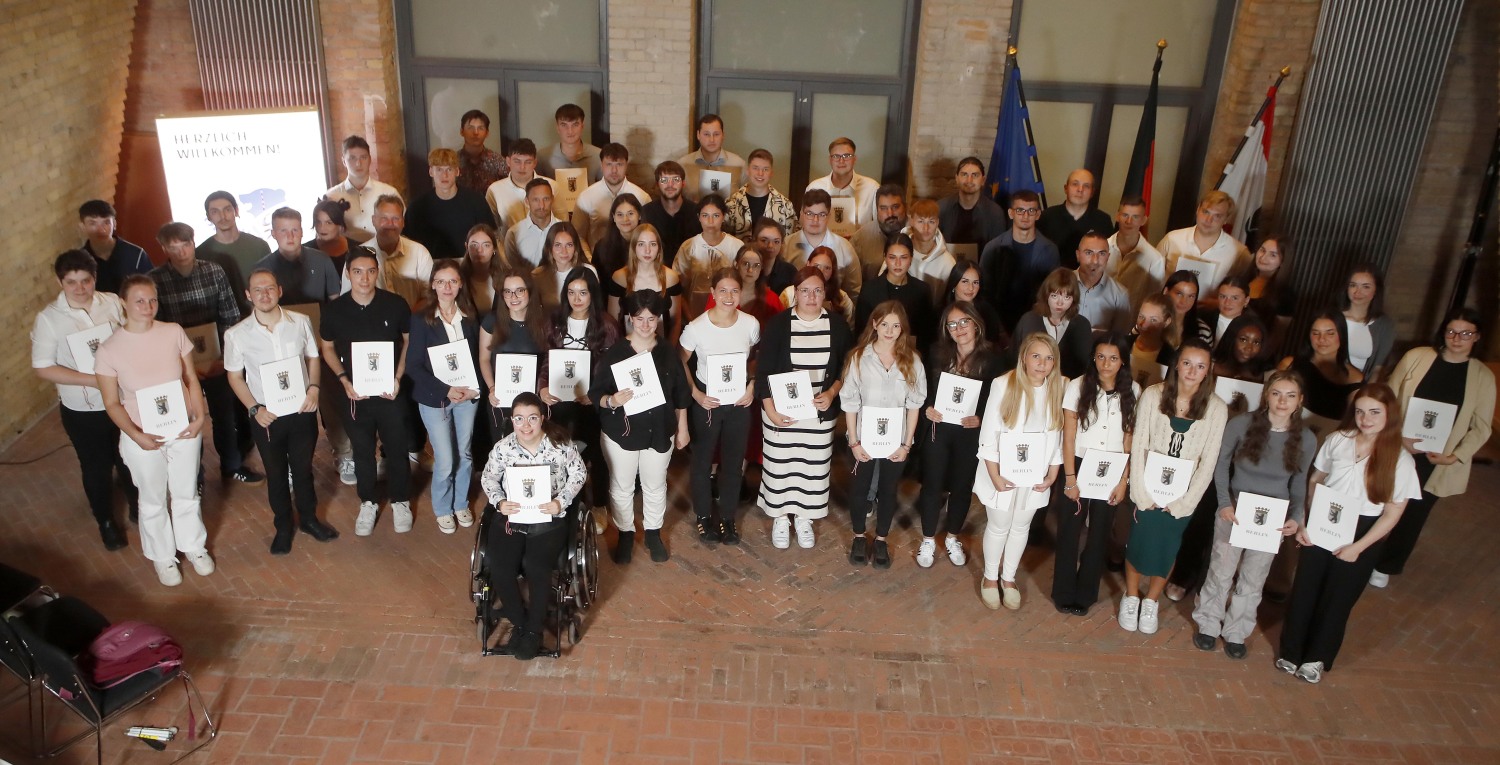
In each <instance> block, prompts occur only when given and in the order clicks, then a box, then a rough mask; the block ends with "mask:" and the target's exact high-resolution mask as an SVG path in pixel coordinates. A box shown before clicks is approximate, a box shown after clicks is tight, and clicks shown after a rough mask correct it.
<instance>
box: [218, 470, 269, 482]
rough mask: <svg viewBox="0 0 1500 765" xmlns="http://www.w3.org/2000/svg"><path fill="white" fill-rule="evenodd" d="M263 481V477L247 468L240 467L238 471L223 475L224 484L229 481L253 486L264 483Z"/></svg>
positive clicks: (264, 478)
mask: <svg viewBox="0 0 1500 765" xmlns="http://www.w3.org/2000/svg"><path fill="white" fill-rule="evenodd" d="M265 480H266V477H265V476H263V475H261V474H260V473H257V472H255V471H254V470H251V469H250V468H247V467H241V468H240V469H239V470H236V471H234V472H233V473H225V474H224V481H225V482H226V483H227V482H229V481H238V482H240V483H248V484H251V485H254V484H258V483H265Z"/></svg>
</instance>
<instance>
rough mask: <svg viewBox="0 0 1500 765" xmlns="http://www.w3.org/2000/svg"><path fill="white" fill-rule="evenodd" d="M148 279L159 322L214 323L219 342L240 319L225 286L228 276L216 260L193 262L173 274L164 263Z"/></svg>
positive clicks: (231, 292)
mask: <svg viewBox="0 0 1500 765" xmlns="http://www.w3.org/2000/svg"><path fill="white" fill-rule="evenodd" d="M151 279H152V280H153V281H155V282H156V299H157V309H156V318H158V319H160V320H162V321H170V322H173V323H176V324H180V325H182V326H183V327H196V326H198V325H200V324H207V323H209V322H216V323H217V324H218V325H219V340H220V342H221V343H222V342H223V339H224V331H225V330H227V329H229V328H230V327H233V326H234V325H235V324H238V323H239V321H240V306H239V304H238V303H236V302H235V299H234V288H233V287H231V286H229V277H228V276H226V275H225V274H224V269H222V268H220V267H219V265H218V264H217V263H209V262H208V261H205V260H198V261H194V262H193V270H192V271H191V272H190V273H189V274H188V275H187V276H183V275H182V274H179V273H177V270H176V269H174V268H172V264H170V263H167V264H164V265H161V266H157V267H156V268H155V269H153V270H152V271H151Z"/></svg>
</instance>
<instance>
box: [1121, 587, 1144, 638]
mask: <svg viewBox="0 0 1500 765" xmlns="http://www.w3.org/2000/svg"><path fill="white" fill-rule="evenodd" d="M1116 618H1117V619H1119V621H1120V629H1122V630H1125V631H1126V632H1135V631H1136V628H1137V627H1138V626H1139V625H1140V619H1141V599H1140V598H1138V597H1136V596H1134V595H1127V596H1125V597H1123V598H1121V599H1120V615H1119V616H1118V617H1116Z"/></svg>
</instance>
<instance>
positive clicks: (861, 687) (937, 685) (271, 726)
mask: <svg viewBox="0 0 1500 765" xmlns="http://www.w3.org/2000/svg"><path fill="white" fill-rule="evenodd" d="M59 445H61V446H62V448H61V449H60V450H57V451H52V452H51V453H50V454H46V453H48V452H49V450H52V449H54V448H55V447H57V446H59ZM43 454H46V456H42V457H40V458H39V459H36V460H35V461H34V462H28V464H20V465H18V464H11V465H6V466H0V485H3V486H4V487H5V496H6V503H5V506H4V509H3V510H0V559H3V560H5V561H6V562H8V563H10V564H12V565H15V566H19V567H22V568H25V569H28V570H31V571H34V572H36V573H38V574H40V575H42V576H43V577H44V578H45V579H46V580H47V581H48V582H49V583H51V584H52V585H54V586H55V587H56V588H57V589H58V590H59V591H61V592H63V593H67V594H74V595H78V596H81V597H83V598H85V599H87V600H88V601H89V602H91V603H93V604H94V605H95V606H96V607H98V608H99V609H100V610H102V611H103V612H105V613H106V614H107V615H109V616H111V617H113V618H116V619H122V618H141V619H145V620H147V621H151V622H155V623H159V624H161V625H163V626H164V627H166V628H167V629H168V630H169V631H171V632H172V633H173V634H175V635H177V636H178V637H179V638H180V639H181V640H182V642H183V643H184V645H185V646H186V648H187V652H188V657H189V661H188V665H189V667H190V669H191V670H192V672H193V673H194V675H195V676H196V677H197V679H198V682H199V685H200V686H201V687H202V689H203V691H204V693H205V695H206V696H207V697H208V700H209V704H210V706H211V708H212V710H213V712H214V714H215V716H216V719H217V721H218V722H219V724H220V726H221V730H222V733H221V734H220V736H219V738H218V740H217V741H215V742H213V743H212V744H211V745H210V746H209V748H207V749H206V750H205V752H204V753H203V754H200V755H199V756H198V757H197V761H199V762H213V763H376V762H391V763H476V762H477V763H484V762H505V763H579V762H582V763H606V762H607V763H622V764H623V763H689V762H691V763H706V762H724V763H779V762H786V763H866V764H869V765H875V764H877V763H913V764H916V763H939V762H941V763H963V762H972V763H1000V762H1067V763H1092V762H1109V763H1127V762H1161V763H1174V762H1180V763H1187V762H1193V763H1202V762H1209V763H1308V762H1312V763H1354V762H1359V763H1413V764H1415V763H1433V764H1436V763H1495V762H1500V682H1497V679H1500V672H1497V670H1496V668H1497V666H1500V641H1496V640H1493V639H1489V638H1487V637H1486V636H1487V635H1488V631H1489V630H1490V629H1493V628H1495V627H1497V626H1500V612H1497V602H1500V598H1497V595H1500V592H1497V590H1500V577H1497V576H1496V575H1495V574H1494V573H1493V572H1494V565H1493V563H1492V561H1493V560H1494V558H1495V556H1496V555H1497V554H1500V530H1497V527H1496V525H1495V524H1494V523H1493V522H1490V521H1489V518H1490V515H1489V512H1488V511H1490V510H1491V508H1489V507H1486V506H1485V505H1486V503H1485V502H1484V501H1483V500H1482V499H1481V498H1482V497H1487V496H1488V497H1493V496H1495V495H1496V493H1497V491H1500V470H1496V468H1494V467H1493V466H1484V467H1480V468H1478V469H1476V471H1475V475H1474V483H1473V485H1472V486H1471V487H1470V489H1471V490H1470V492H1469V495H1468V497H1467V498H1459V499H1456V500H1452V501H1446V502H1444V503H1443V504H1442V505H1441V506H1440V507H1441V509H1440V510H1439V512H1438V513H1437V515H1436V516H1435V518H1434V519H1433V521H1432V522H1431V524H1430V525H1429V528H1428V533H1427V534H1426V537H1425V538H1424V540H1423V543H1422V546H1421V547H1420V548H1419V549H1418V551H1417V554H1416V556H1415V558H1414V559H1413V562H1412V566H1411V567H1410V568H1411V573H1409V574H1408V575H1406V576H1404V577H1400V578H1398V579H1397V580H1396V582H1395V585H1394V586H1393V587H1392V588H1391V589H1389V590H1385V591H1373V590H1372V591H1371V592H1370V593H1369V594H1367V595H1366V597H1365V599H1364V601H1363V602H1362V603H1361V604H1360V606H1359V608H1358V609H1357V610H1356V612H1355V616H1354V619H1353V622H1352V624H1351V628H1350V632H1349V638H1348V641H1347V643H1346V646H1345V649H1344V652H1343V654H1342V655H1341V657H1340V662H1339V668H1338V670H1337V671H1336V672H1332V673H1329V675H1328V676H1327V678H1326V679H1325V680H1324V682H1323V683H1322V684H1321V685H1319V686H1315V687H1314V686H1308V685H1306V684H1304V683H1301V682H1300V681H1296V680H1294V679H1292V678H1289V677H1288V676H1286V675H1283V674H1281V673H1279V672H1276V671H1275V670H1274V669H1273V668H1272V667H1271V661H1272V656H1273V654H1272V651H1271V649H1270V646H1271V645H1274V640H1275V638H1276V636H1277V634H1278V623H1279V620H1280V618H1281V610H1280V607H1277V606H1273V605H1269V604H1268V605H1267V606H1265V607H1264V608H1263V609H1262V613H1261V617H1262V618H1261V623H1262V627H1263V628H1264V629H1265V630H1266V632H1265V633H1261V632H1257V633H1256V634H1255V635H1254V636H1252V638H1251V640H1250V642H1249V646H1250V650H1251V655H1250V658H1249V660H1247V661H1244V662H1233V661H1230V660H1228V659H1226V658H1224V657H1223V655H1222V654H1219V653H1204V652H1200V651H1197V650H1196V649H1194V648H1193V646H1192V644H1191V635H1192V627H1191V624H1190V622H1189V621H1188V618H1187V615H1188V611H1189V606H1188V605H1187V604H1186V603H1184V604H1173V605H1170V606H1168V607H1167V608H1165V609H1164V613H1163V623H1162V629H1161V631H1160V632H1159V633H1158V634H1156V635H1153V636H1144V635H1139V634H1131V633H1125V632H1122V631H1121V630H1119V629H1118V627H1116V626H1115V623H1114V621H1113V619H1112V617H1111V615H1110V612H1111V608H1110V606H1109V605H1107V604H1104V603H1101V604H1100V605H1098V606H1095V608H1094V610H1093V611H1092V612H1091V613H1090V614H1089V615H1088V616H1087V617H1084V618H1071V617H1064V616H1062V615H1060V614H1058V613H1056V612H1055V611H1054V610H1053V609H1052V608H1051V606H1050V604H1049V603H1047V602H1046V600H1045V596H1044V593H1045V591H1046V588H1047V587H1048V586H1049V584H1050V577H1051V551H1050V549H1048V547H1047V545H1046V544H1045V542H1044V541H1042V540H1040V539H1039V538H1041V537H1045V536H1046V535H1045V534H1036V535H1034V537H1037V538H1038V540H1037V541H1036V543H1034V544H1033V546H1032V549H1031V550H1030V551H1029V552H1028V554H1027V556H1026V559H1025V561H1024V563H1023V566H1022V574H1021V577H1020V582H1021V587H1022V589H1023V592H1024V597H1025V599H1026V601H1025V605H1024V606H1023V608H1022V610H1021V611H1020V612H1018V613H1011V612H1006V611H1001V612H998V613H997V612H991V611H988V610H986V609H985V608H983V606H982V605H981V604H980V603H979V601H978V598H977V596H976V592H975V589H976V587H977V583H978V577H979V560H978V558H979V556H978V555H977V554H975V555H973V556H971V560H970V562H969V564H968V565H967V566H966V567H964V568H963V569H961V570H960V569H955V568H954V567H953V566H951V565H949V564H948V563H947V562H946V560H945V559H943V558H942V557H941V556H939V562H938V563H937V565H936V566H935V567H934V568H932V569H930V570H923V569H920V568H918V567H917V566H916V565H915V563H914V562H913V560H912V555H913V554H914V553H915V548H916V543H917V542H918V541H919V534H918V532H917V530H916V529H915V528H912V527H911V526H910V524H909V523H901V524H900V525H899V527H898V528H897V529H896V530H895V532H894V533H893V535H892V540H893V542H894V543H895V547H896V550H895V555H896V564H895V567H894V568H892V569H891V570H889V571H876V570H873V569H870V568H862V569H852V568H851V567H850V566H849V565H848V564H847V563H846V562H845V560H844V549H843V548H844V547H845V545H846V544H847V528H848V522H847V519H846V518H834V519H830V521H826V522H823V523H822V524H821V525H820V536H819V540H818V545H817V547H816V548H815V549H813V550H800V549H798V548H796V547H795V546H794V547H793V548H792V549H790V550H776V549H774V548H772V547H771V546H770V544H769V542H768V539H767V533H768V531H769V524H768V523H767V522H766V521H765V519H764V518H763V517H761V516H760V515H759V514H758V513H756V512H754V511H749V510H747V513H748V514H747V515H746V520H745V521H744V523H743V525H744V527H745V529H744V534H745V543H744V544H742V545H740V546H739V547H738V548H721V549H714V550H710V549H707V548H704V547H703V546H701V545H699V543H698V542H697V541H696V539H695V538H694V537H693V535H692V533H691V531H692V530H691V524H690V522H689V521H690V519H691V516H690V515H689V514H688V510H687V502H686V500H685V498H684V497H683V495H682V492H681V490H680V486H679V484H680V483H681V482H682V481H683V480H684V479H685V471H686V467H685V465H684V464H679V465H678V466H677V467H675V468H674V481H673V483H674V492H673V509H672V510H671V511H670V512H669V515H668V522H667V535H668V544H669V545H670V546H671V548H672V553H673V557H672V560H671V561H670V562H668V563H665V564H653V563H652V562H651V561H650V559H649V558H648V557H647V556H646V555H645V554H644V551H638V552H637V555H636V558H635V562H634V563H632V564H630V565H629V566H628V567H625V568H624V569H622V568H621V567H618V566H615V565H614V564H613V563H611V562H609V561H608V560H607V559H606V560H604V561H603V563H602V567H603V568H602V576H601V579H602V584H601V590H602V592H601V595H602V600H601V602H600V603H599V604H598V605H596V606H595V608H594V609H593V610H591V611H590V612H589V614H588V621H587V624H586V636H585V639H584V641H583V642H582V643H581V644H580V645H579V646H577V647H576V648H574V649H572V650H571V651H570V652H569V653H568V654H567V655H566V656H565V657H564V658H563V659H561V660H548V659H538V660H536V661H532V662H524V663H523V662H518V661H515V660H513V659H510V658H505V657H491V658H484V657H481V656H480V655H479V654H478V651H477V644H476V639H475V636H474V625H473V622H472V619H473V609H472V606H471V605H470V603H469V600H468V585H467V577H468V558H469V550H470V547H471V545H472V543H473V536H472V534H470V533H464V532H463V530H460V531H461V533H459V534H456V535H453V536H444V535H443V534H441V533H439V532H438V530H437V528H436V527H435V525H434V524H433V523H432V522H431V520H430V516H427V515H425V512H426V511H427V509H428V504H427V501H426V497H425V496H423V497H422V499H421V500H420V502H419V503H418V508H419V511H418V519H419V522H418V524H417V528H416V529H415V530H414V531H413V532H412V533H411V534H408V535H404V536H397V535H396V534H394V533H393V532H392V531H391V528H390V525H389V520H388V519H385V518H383V519H382V523H381V526H380V527H379V529H378V530H377V531H376V533H375V535H374V536H373V537H371V538H368V539H358V538H355V537H354V536H353V534H352V533H351V531H352V516H353V511H354V509H355V505H356V500H355V499H354V493H353V489H352V488H351V487H346V486H344V485H342V484H340V483H338V481H337V477H336V475H335V473H334V471H333V469H332V466H331V464H330V462H329V460H328V459H327V456H326V455H325V454H320V456H319V464H318V480H319V481H320V483H319V486H318V488H319V491H320V497H321V499H322V502H321V506H322V508H323V512H324V514H325V516H326V517H327V519H328V520H329V521H330V522H331V523H333V524H334V525H335V526H336V527H338V528H339V529H340V530H341V531H342V532H344V537H343V538H341V539H339V540H338V541H336V542H333V543H331V544H328V545H318V544H317V543H314V542H311V541H310V540H308V539H307V537H305V536H302V537H298V539H297V542H296V548H295V549H294V551H293V553H292V555H291V556H289V557H287V558H285V559H272V558H271V557H270V556H269V555H268V554H267V553H266V549H265V548H266V544H267V542H268V541H269V537H270V534H271V521H270V514H269V511H268V510H267V509H266V505H265V499H264V489H263V487H244V486H233V487H229V488H228V489H227V490H226V489H225V488H224V487H221V486H219V485H218V484H217V482H215V481H213V480H212V479H210V483H209V486H208V490H207V493H208V496H207V497H206V502H205V507H206V508H208V510H207V516H208V525H209V533H210V539H211V549H212V550H213V551H214V553H215V556H216V557H217V559H218V562H219V571H218V573H216V574H214V575H213V576H211V577H208V578H206V579H205V578H201V577H198V576H196V575H195V574H193V573H192V572H191V570H190V569H188V570H187V571H186V572H185V574H184V576H185V578H186V581H185V582H184V584H183V585H182V586H181V587H178V588H175V589H170V590H169V589H166V588H163V587H161V586H160V585H158V584H157V583H156V581H155V575H154V573H153V572H152V570H151V567H150V566H149V564H147V563H146V562H145V561H144V559H142V558H141V557H140V554H139V544H138V540H137V539H136V537H135V535H134V532H133V530H132V532H131V540H132V549H131V550H127V551H121V552H117V553H107V552H105V551H104V550H103V548H102V547H101V546H100V545H99V544H98V543H97V539H96V537H95V535H94V533H93V529H92V526H91V524H89V523H88V518H87V513H86V511H85V509H84V503H83V498H82V493H81V490H80V488H79V486H78V480H77V477H76V469H77V468H76V462H75V460H74V457H73V454H72V450H71V449H70V448H69V447H68V446H67V442H66V439H65V438H64V436H63V434H62V432H61V429H60V427H59V426H58V424H57V419H56V417H55V415H54V416H51V417H49V418H47V419H46V420H44V421H43V423H41V424H40V425H38V426H37V427H35V428H33V429H32V430H31V431H30V432H28V433H27V434H25V435H24V436H23V437H22V439H21V440H20V442H19V443H18V444H16V445H15V446H14V447H13V448H12V449H11V450H10V451H9V452H8V453H7V454H6V455H5V457H4V459H5V460H8V461H11V462H21V461H29V460H32V459H33V458H35V457H37V456H38V455H43ZM208 459H210V460H212V459H213V457H212V456H210V457H209V458H208ZM209 474H210V475H213V474H214V471H212V470H210V471H209ZM908 488H909V487H908ZM908 501H909V497H908ZM976 515H981V514H980V513H976ZM909 517H910V515H909V513H908V514H907V515H906V518H908V519H909ZM979 522H982V517H980V518H975V519H971V521H970V529H969V535H968V542H969V546H970V548H971V550H974V551H976V552H977V527H976V523H979ZM610 538H611V539H612V538H613V534H612V533H611V536H610ZM1106 586H1107V589H1108V590H1109V592H1110V593H1111V594H1110V597H1111V599H1113V598H1114V597H1115V593H1118V591H1119V583H1118V580H1117V579H1116V578H1115V577H1114V576H1113V575H1111V577H1110V578H1109V579H1108V580H1107V584H1106ZM12 687H14V681H13V680H12V679H10V678H9V677H8V676H6V677H5V679H4V681H3V685H0V692H4V691H6V690H8V689H10V688H12ZM54 716H55V715H54ZM185 719H186V717H185V715H184V713H183V710H182V703H181V694H180V693H176V694H175V695H173V694H171V693H169V694H167V695H164V696H163V697H162V698H161V699H160V700H158V701H157V702H156V703H155V705H153V706H151V707H148V708H147V709H145V710H144V711H140V712H137V713H135V714H132V715H130V716H129V718H128V720H127V721H126V723H125V724H155V725H167V724H175V725H179V726H182V725H184V723H185ZM24 720H25V711H24V708H23V705H12V706H9V707H6V708H4V710H3V711H0V757H3V758H6V759H9V760H11V761H12V762H16V763H23V762H31V761H32V760H30V759H29V758H28V757H27V756H26V755H25V753H24V751H23V747H22V746H21V745H20V743H19V742H21V741H22V739H23V736H24V729H25V722H24ZM122 731H123V727H121V726H114V727H111V728H109V729H107V730H106V739H105V740H106V744H107V749H106V753H105V756H106V761H108V762H114V763H119V762H161V761H165V758H164V757H163V756H162V755H158V754H156V753H154V752H151V751H149V750H147V749H146V748H145V747H144V746H143V745H141V744H139V743H136V742H132V741H130V740H129V739H126V738H125V737H123V736H122V735H121V733H122ZM176 746H178V745H177V744H174V747H176ZM92 757H93V754H92V752H90V751H88V749H87V745H80V747H79V748H77V749H75V750H73V751H70V752H69V753H68V754H67V755H65V756H64V757H62V758H60V759H59V760H57V761H58V762H64V763H72V762H80V763H81V762H85V761H91V760H92Z"/></svg>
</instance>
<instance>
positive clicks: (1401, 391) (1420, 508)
mask: <svg viewBox="0 0 1500 765" xmlns="http://www.w3.org/2000/svg"><path fill="white" fill-rule="evenodd" d="M1480 338H1481V334H1480V331H1479V312H1478V311H1475V310H1474V309H1473V308H1459V309H1457V310H1454V311H1453V312H1451V313H1449V314H1448V316H1447V318H1446V319H1445V320H1444V321H1443V325H1442V330H1441V333H1440V334H1439V336H1438V338H1437V342H1436V343H1435V344H1434V345H1431V346H1425V345H1424V346H1419V347H1417V348H1413V349H1411V350H1409V351H1407V352H1406V355H1404V356H1402V357H1401V360H1400V361H1399V362H1397V363H1396V368H1395V370H1394V371H1393V372H1392V373H1391V378H1390V382H1391V385H1393V386H1394V387H1395V389H1396V397H1397V398H1398V399H1400V401H1401V411H1403V412H1409V411H1410V410H1411V409H1412V408H1414V406H1415V405H1414V404H1413V401H1415V400H1419V399H1420V400H1421V401H1435V402H1438V403H1442V404H1449V405H1451V406H1453V407H1455V408H1456V410H1457V412H1456V414H1455V416H1454V419H1453V429H1452V431H1451V432H1449V434H1448V440H1447V441H1446V442H1445V443H1444V444H1443V445H1442V447H1441V449H1431V448H1428V449H1423V448H1422V447H1421V446H1420V445H1419V444H1418V443H1417V441H1416V439H1412V438H1402V439H1401V440H1402V441H1403V442H1404V443H1405V445H1406V450H1407V451H1408V452H1410V453H1411V455H1412V458H1413V459H1414V460H1415V461H1416V467H1417V478H1418V480H1420V481H1421V483H1422V496H1421V498H1420V499H1416V498H1414V499H1412V500H1411V501H1410V502H1408V503H1407V505H1406V511H1405V512H1403V513H1402V514H1401V521H1400V522H1399V523H1397V524H1396V528H1395V529H1393V530H1392V531H1391V536H1390V539H1388V540H1386V544H1385V552H1384V553H1383V554H1382V555H1381V556H1380V559H1379V561H1378V563H1377V564H1376V566H1375V571H1374V572H1373V573H1371V574H1370V584H1371V585H1373V586H1375V587H1385V586H1386V585H1388V584H1390V579H1391V575H1392V574H1400V573H1402V572H1403V571H1405V570H1406V561H1407V559H1408V558H1410V557H1411V553H1412V550H1414V549H1416V546H1417V538H1418V537H1419V536H1421V534H1422V527H1423V526H1424V525H1425V524H1426V523H1427V516H1428V515H1430V514H1431V513H1432V508H1433V506H1435V505H1436V504H1437V501H1438V498H1439V497H1452V496H1456V495H1459V494H1463V493H1464V491H1465V490H1467V489H1468V486H1469V468H1470V466H1471V465H1472V464H1473V463H1474V453H1475V452H1477V451H1479V448H1480V447H1481V446H1484V443H1485V441H1488V440H1489V438H1490V430H1491V423H1492V422H1494V419H1495V375H1494V373H1493V372H1491V371H1490V370H1489V367H1487V366H1485V364H1484V362H1483V361H1480V360H1479V359H1476V358H1474V347H1475V346H1476V345H1477V344H1478V343H1479V340H1480ZM1425 411H1426V410H1424V414H1425Z"/></svg>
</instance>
